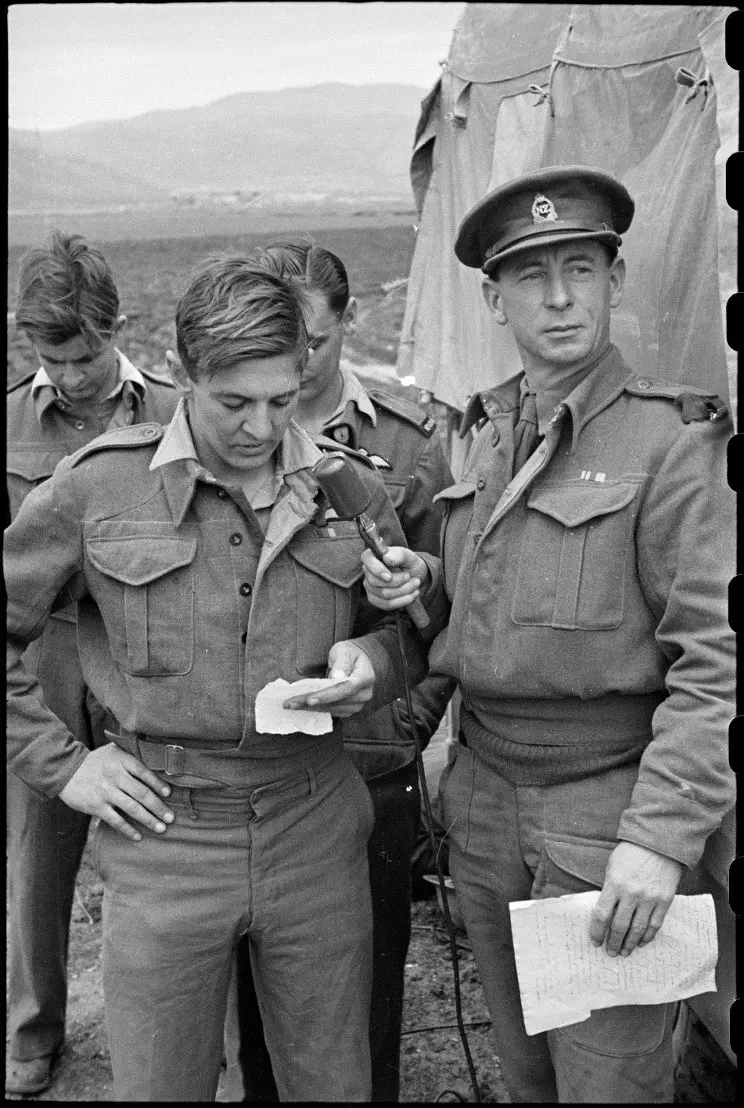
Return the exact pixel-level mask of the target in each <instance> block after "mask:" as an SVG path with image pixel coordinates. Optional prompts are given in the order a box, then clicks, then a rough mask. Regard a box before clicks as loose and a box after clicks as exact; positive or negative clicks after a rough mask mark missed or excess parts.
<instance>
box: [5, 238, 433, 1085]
mask: <svg viewBox="0 0 744 1108" xmlns="http://www.w3.org/2000/svg"><path fill="white" fill-rule="evenodd" d="M176 333H177V345H178V358H176V357H175V356H174V355H172V354H169V356H168V361H169V364H170V368H171V373H172V375H173V377H174V379H175V381H176V384H177V387H178V390H179V393H180V395H181V398H182V399H181V403H179V406H178V408H177V409H176V412H175V415H174V416H173V418H172V420H171V422H170V423H169V424H168V426H167V427H166V428H165V429H164V428H162V427H161V426H160V425H159V424H155V423H149V424H145V425H143V426H140V427H123V428H119V429H116V430H114V431H111V432H109V433H108V434H106V435H104V436H102V437H101V438H99V439H98V440H97V441H96V442H94V443H92V444H90V445H89V446H87V447H84V448H83V449H82V450H79V451H77V453H76V454H74V455H73V456H72V457H71V458H69V459H65V460H64V461H63V462H61V463H60V465H59V466H58V467H57V469H56V470H55V472H54V475H53V476H52V478H51V479H50V480H49V481H48V482H46V483H45V484H44V485H42V486H41V488H39V489H38V490H36V491H35V492H33V493H31V495H30V496H29V497H28V498H27V499H26V501H25V503H24V504H23V505H22V507H21V510H20V512H19V514H18V517H17V519H16V521H15V522H14V523H13V525H12V526H11V527H10V528H9V530H8V532H7V535H6V543H5V580H6V590H7V595H8V648H9V664H8V689H9V709H8V743H9V764H10V767H11V769H12V771H13V772H15V773H17V774H18V775H19V776H20V777H22V778H23V780H24V781H25V782H26V783H27V784H29V785H31V786H32V787H34V788H36V789H38V790H39V791H41V792H44V793H45V794H46V795H47V796H54V797H58V798H59V799H60V800H61V801H62V802H64V803H65V804H67V805H69V806H70V807H71V808H73V809H75V810H76V811H82V812H85V813H87V814H88V815H94V816H97V817H98V818H99V820H100V822H99V824H98V827H97V830H96V835H95V843H94V852H95V858H96V862H97V865H98V867H99V870H100V873H101V877H102V880H103V883H104V935H103V961H104V996H105V1002H106V1021H107V1028H108V1037H109V1044H110V1049H111V1060H112V1067H113V1072H114V1083H115V1091H116V1095H117V1098H119V1099H122V1100H127V1099H129V1100H176V1101H181V1100H185V1101H198V1100H211V1099H213V1098H214V1095H215V1091H216V1088H217V1080H218V1077H219V1071H220V1063H221V1060H222V1046H223V1029H224V1021H225V1008H226V1001H227V991H228V983H229V978H230V973H231V969H232V965H233V961H234V954H235V947H236V944H237V941H238V938H239V937H240V935H242V934H246V933H247V934H248V935H249V936H250V944H251V954H252V959H253V971H254V978H255V983H256V987H257V992H258V997H259V1003H260V1007H261V1013H262V1018H263V1024H264V1029H265V1033H266V1040H267V1043H268V1048H269V1052H270V1055H271V1061H272V1066H273V1071H274V1075H275V1078H276V1083H277V1087H278V1090H279V1095H280V1096H281V1097H282V1098H283V1099H289V1100H319V1101H323V1100H330V1101H364V1100H368V1099H369V1096H370V1091H371V1085H370V1061H369V1037H368V1032H369V994H370V983H371V969H372V965H371V963H372V915H371V907H370V894H369V877H368V871H367V839H368V837H369V834H370V832H371V830H372V823H373V810H372V802H371V799H370V796H369V792H368V790H367V787H366V785H365V784H364V782H363V780H362V778H361V776H360V774H359V772H358V771H357V770H356V768H355V767H354V765H353V764H352V763H351V761H350V760H349V759H348V757H347V756H346V754H345V753H344V751H343V746H342V739H341V734H340V732H339V729H338V728H337V727H336V728H335V729H334V730H333V732H332V733H330V734H321V735H317V734H307V733H305V732H303V731H296V732H293V733H291V734H273V733H262V732H259V731H258V730H257V726H256V709H255V703H256V696H257V694H258V693H259V692H260V691H261V689H263V688H264V687H265V686H266V685H267V684H268V683H270V682H272V681H274V680H275V679H277V678H283V679H285V680H287V681H289V682H293V681H296V680H298V679H300V678H301V677H304V676H307V675H313V676H318V675H322V674H324V673H325V672H326V670H327V671H328V675H329V677H330V678H331V679H333V680H336V681H338V682H340V683H337V684H334V685H333V686H332V687H331V688H326V689H323V690H321V691H320V692H319V693H318V694H317V697H313V698H312V699H313V700H317V701H320V702H321V703H322V705H323V709H324V710H325V711H330V712H331V714H332V715H334V716H336V717H346V716H350V715H353V714H354V713H356V712H357V711H359V710H360V709H361V708H365V709H366V710H374V709H376V708H378V707H380V706H381V705H382V704H384V703H386V702H388V701H390V700H393V699H394V698H395V697H397V696H400V695H401V693H402V691H403V690H402V684H401V677H400V672H401V658H400V653H399V649H398V640H397V635H396V631H395V628H394V627H393V626H388V624H389V623H390V619H389V617H387V618H383V619H382V620H380V619H379V617H377V621H376V622H375V620H374V619H373V616H374V615H375V613H374V610H373V609H371V607H369V606H368V605H367V603H366V601H365V599H364V595H363V592H362V589H361V573H362V569H361V561H360V555H361V551H362V548H363V547H362V541H361V539H360V537H359V533H358V531H357V528H356V525H355V524H354V523H353V522H351V521H342V520H339V519H338V517H337V516H336V515H335V513H333V512H332V511H331V509H330V506H329V505H328V502H327V500H326V499H325V497H324V496H323V494H322V493H321V492H320V490H319V487H318V484H317V482H316V480H315V478H314V477H313V473H312V469H313V466H314V465H315V464H316V462H317V461H319V460H320V458H321V457H322V453H321V451H320V449H319V448H318V447H317V446H316V445H315V444H314V442H313V441H312V439H311V438H310V437H309V436H308V435H307V434H306V433H305V432H304V431H303V430H301V428H300V427H299V426H298V425H297V424H296V423H295V422H294V421H293V418H292V417H293V414H294V411H295V408H296V405H297V400H298V396H299V391H300V381H301V377H302V372H303V370H304V368H305V364H306V356H307V355H306V350H307V332H306V328H305V323H304V318H303V305H302V299H301V293H300V291H299V290H297V289H296V288H295V287H294V286H292V285H291V284H289V283H288V282H285V281H283V280H282V279H281V278H279V277H277V276H275V275H273V274H270V273H267V272H266V270H265V269H260V268H258V267H257V266H255V265H254V264H252V263H251V262H250V261H248V260H246V259H245V258H242V257H239V256H238V257H232V256H228V257H223V258H219V259H216V260H214V261H209V262H205V263H204V264H203V265H202V266H201V267H200V268H199V269H198V270H197V272H196V273H195V274H194V276H193V277H192V279H191V281H190V283H189V285H188V288H187V289H186V292H185V293H184V295H183V296H182V297H181V300H180V302H179V305H178V309H177V315H176ZM347 453H348V456H349V464H350V465H352V466H354V467H355V468H356V469H357V470H358V473H359V477H360V478H361V479H362V480H363V481H364V483H365V484H366V485H367V487H368V489H369V492H370V495H371V505H370V513H371V514H372V515H373V516H374V517H375V518H376V520H377V522H378V525H379V527H380V530H381V532H382V534H383V535H385V537H386V538H387V539H388V540H389V541H393V542H397V543H400V542H402V541H403V532H402V531H401V529H400V525H399V524H398V520H397V517H396V515H395V512H394V510H393V508H392V505H391V504H390V501H389V499H388V497H387V495H386V493H385V487H384V484H383V482H382V480H381V479H380V477H379V476H378V475H377V473H376V472H375V471H374V468H373V467H372V466H370V465H368V464H367V463H365V462H364V461H363V459H360V458H358V457H357V456H356V455H352V453H351V452H347ZM66 585H68V586H70V588H71V589H72V592H73V594H74V595H75V596H76V598H77V600H78V613H79V616H78V619H79V630H80V648H81V663H82V668H83V672H84V674H85V677H86V681H87V682H88V684H89V686H90V687H91V689H92V690H93V692H94V693H95V695H96V697H97V698H98V699H99V701H100V702H101V703H103V704H105V705H106V706H107V708H108V709H109V710H110V712H111V714H112V715H113V717H114V718H115V720H116V730H115V731H113V732H112V733H111V736H110V737H111V738H112V740H113V741H112V742H111V743H110V744H108V745H106V746H103V747H100V748H98V749H96V750H94V751H92V752H91V751H88V750H86V749H85V747H84V746H83V745H82V744H81V743H80V742H79V741H77V740H76V739H75V737H74V735H73V734H72V733H71V732H70V729H69V728H68V727H67V726H66V725H65V723H64V722H63V721H62V720H61V719H60V718H59V717H57V716H56V715H55V714H54V713H53V712H52V711H51V710H50V709H49V707H48V706H47V705H46V704H45V703H44V700H43V696H42V693H41V690H40V689H39V686H38V685H37V684H36V683H35V682H34V680H33V677H32V676H31V675H30V674H29V673H28V672H27V671H26V670H25V668H24V666H23V662H22V655H23V652H24V650H25V649H26V647H27V646H28V644H29V642H31V641H32V640H33V639H34V637H35V636H37V635H38V634H39V633H40V632H41V630H42V629H43V627H44V625H45V624H46V622H47V620H48V618H49V615H50V612H51V609H52V606H53V604H54V600H55V597H56V596H57V595H58V593H59V591H60V589H62V588H63V587H65V586H66ZM354 633H355V634H357V635H360V636H361V637H358V638H356V639H353V640H351V639H349V636H350V635H352V634H354ZM409 636H410V638H411V645H413V643H414V632H412V631H410V632H409ZM424 672H425V671H424V667H423V665H418V666H416V665H414V667H413V678H414V680H419V679H420V678H421V677H422V676H423V673H424ZM304 704H307V698H299V699H298V697H297V696H295V697H293V698H292V699H291V700H289V701H286V702H285V707H297V706H304ZM309 706H310V707H312V706H313V704H312V703H311V704H310V705H309ZM166 798H167V803H166Z"/></svg>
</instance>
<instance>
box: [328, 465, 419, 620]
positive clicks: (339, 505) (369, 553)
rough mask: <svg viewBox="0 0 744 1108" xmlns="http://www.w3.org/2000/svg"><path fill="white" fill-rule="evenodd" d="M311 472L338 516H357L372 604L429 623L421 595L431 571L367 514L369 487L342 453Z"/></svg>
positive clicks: (365, 576)
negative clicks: (389, 539) (395, 543)
mask: <svg viewBox="0 0 744 1108" xmlns="http://www.w3.org/2000/svg"><path fill="white" fill-rule="evenodd" d="M312 472H313V476H314V477H315V478H316V480H317V482H318V484H319V485H320V487H321V488H322V490H323V492H324V493H325V495H326V496H327V498H328V502H329V504H330V505H331V507H332V508H333V510H334V511H335V513H336V515H337V516H338V517H339V519H353V520H356V523H357V526H358V528H359V534H360V535H361V537H362V540H363V541H364V544H365V546H366V547H367V550H365V551H364V553H363V554H362V563H363V565H364V587H365V589H366V591H367V596H368V598H369V602H370V604H372V605H374V607H376V608H381V609H382V610H383V611H388V612H390V611H395V610H396V609H400V608H406V609H407V611H408V615H409V616H410V617H411V619H412V620H413V622H414V623H415V624H416V626H417V627H418V628H420V629H423V628H424V627H428V625H429V617H428V615H427V614H426V609H425V608H424V606H423V604H422V603H421V601H420V600H419V599H418V597H419V593H420V591H421V587H422V586H423V585H424V584H425V583H426V579H427V576H428V572H429V571H428V567H427V565H426V562H425V561H424V559H423V558H421V557H419V555H418V554H416V553H415V552H414V551H413V550H409V549H408V548H407V547H405V546H393V547H388V545H387V543H386V542H385V541H384V539H383V538H382V536H381V535H380V533H379V531H378V530H377V525H376V524H375V522H374V520H373V519H372V518H371V517H370V516H368V515H367V508H368V507H369V505H370V502H371V499H372V498H371V496H370V494H369V492H368V491H367V487H366V485H365V484H364V482H363V481H361V480H360V478H359V477H358V476H357V475H356V473H355V472H354V470H353V469H352V467H351V466H350V465H349V464H348V463H347V461H346V459H345V458H344V457H343V455H341V454H329V455H326V456H325V457H324V458H321V460H320V461H319V462H317V463H316V464H315V465H314V466H313V471H312Z"/></svg>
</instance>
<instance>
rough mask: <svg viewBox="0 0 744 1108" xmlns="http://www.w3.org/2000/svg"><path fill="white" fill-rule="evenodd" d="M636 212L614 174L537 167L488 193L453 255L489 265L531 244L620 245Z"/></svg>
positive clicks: (464, 227) (485, 269)
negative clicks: (578, 241) (582, 241)
mask: <svg viewBox="0 0 744 1108" xmlns="http://www.w3.org/2000/svg"><path fill="white" fill-rule="evenodd" d="M634 211H635V204H634V203H633V199H632V197H631V195H630V193H629V192H628V190H627V189H626V188H625V186H624V185H621V184H620V182H619V181H618V180H616V178H615V177H613V176H612V175H611V174H610V173H605V172H604V170H601V169H592V168H591V167H589V166H586V165H557V166H546V167H545V168H544V169H536V170H533V172H531V173H525V174H524V175H523V176H521V177H515V178H514V180H512V181H507V183H506V184H505V185H499V187H498V188H496V189H494V190H493V191H492V192H489V193H488V195H487V196H484V197H483V199H482V200H480V201H479V202H478V203H477V204H476V205H475V207H473V208H471V210H470V211H469V212H468V214H467V215H466V216H465V218H464V219H463V221H462V223H461V224H460V229H459V231H458V233H457V239H456V241H455V254H456V255H457V257H458V258H459V259H460V261H461V262H462V263H463V265H467V266H471V267H473V268H475V269H478V268H480V269H482V270H483V272H484V273H486V274H487V273H489V272H490V270H491V269H492V268H493V266H495V265H496V264H497V263H498V262H500V261H501V260H502V258H508V257H510V256H511V255H512V254H517V253H519V252H520V251H522V250H527V249H529V248H530V247H531V246H551V245H552V244H553V243H559V242H569V241H571V240H572V239H594V240H596V241H599V242H606V243H608V244H610V245H615V246H619V245H620V243H621V241H622V240H621V238H620V236H621V235H623V234H625V232H626V231H627V230H628V228H629V227H630V224H631V221H632V219H633V213H634Z"/></svg>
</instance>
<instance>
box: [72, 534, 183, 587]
mask: <svg viewBox="0 0 744 1108" xmlns="http://www.w3.org/2000/svg"><path fill="white" fill-rule="evenodd" d="M86 550H87V554H88V557H89V558H90V561H91V562H92V563H93V565H94V566H95V567H96V569H98V570H100V572H101V573H104V574H105V575H106V576H107V577H113V578H114V580H116V581H121V582H122V583H123V584H125V585H147V584H149V583H150V581H156V580H157V579H158V577H164V576H165V574H166V573H172V572H173V570H174V569H180V568H181V567H182V566H187V565H189V564H190V563H191V562H193V560H194V557H195V555H196V539H177V538H155V537H145V536H136V537H135V536H132V537H131V538H117V539H88V541H87V543H86Z"/></svg>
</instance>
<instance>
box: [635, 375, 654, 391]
mask: <svg viewBox="0 0 744 1108" xmlns="http://www.w3.org/2000/svg"><path fill="white" fill-rule="evenodd" d="M636 385H637V386H638V388H639V389H650V388H651V382H650V381H647V380H646V378H645V377H639V378H638V380H637V381H636Z"/></svg>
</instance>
